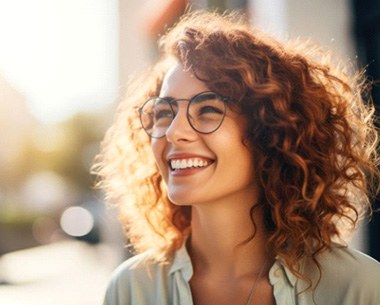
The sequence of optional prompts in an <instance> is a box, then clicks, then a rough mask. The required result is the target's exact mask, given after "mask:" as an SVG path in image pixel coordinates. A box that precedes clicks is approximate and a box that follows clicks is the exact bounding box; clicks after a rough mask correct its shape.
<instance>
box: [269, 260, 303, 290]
mask: <svg viewBox="0 0 380 305" xmlns="http://www.w3.org/2000/svg"><path fill="white" fill-rule="evenodd" d="M284 279H285V280H286V281H287V282H288V283H289V284H290V285H291V286H292V287H294V286H295V285H296V283H297V280H298V277H297V276H296V275H295V274H294V273H293V272H291V271H290V269H289V268H288V267H287V266H286V265H285V264H284V263H282V262H281V260H280V259H278V258H277V259H276V261H275V263H274V264H273V266H272V268H271V269H270V270H269V281H270V283H271V284H272V285H274V284H275V283H277V282H278V281H283V280H284Z"/></svg>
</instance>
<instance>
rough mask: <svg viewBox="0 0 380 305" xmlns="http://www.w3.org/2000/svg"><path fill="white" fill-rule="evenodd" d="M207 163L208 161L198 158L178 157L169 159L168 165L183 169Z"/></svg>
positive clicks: (203, 165)
mask: <svg viewBox="0 0 380 305" xmlns="http://www.w3.org/2000/svg"><path fill="white" fill-rule="evenodd" d="M207 165H208V162H207V161H205V160H202V159H199V158H194V159H179V160H171V161H170V166H171V167H172V169H174V170H177V169H185V168H191V167H205V166H207Z"/></svg>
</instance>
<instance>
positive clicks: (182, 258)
mask: <svg viewBox="0 0 380 305" xmlns="http://www.w3.org/2000/svg"><path fill="white" fill-rule="evenodd" d="M186 241H187V240H186V239H185V241H184V243H183V244H182V246H181V248H179V249H178V250H177V251H176V252H175V254H174V258H173V261H172V264H171V266H170V269H169V274H172V273H175V272H177V271H181V272H182V274H183V276H184V278H185V280H186V281H190V279H191V277H192V276H193V265H192V263H191V260H190V255H189V253H188V252H187V249H186Z"/></svg>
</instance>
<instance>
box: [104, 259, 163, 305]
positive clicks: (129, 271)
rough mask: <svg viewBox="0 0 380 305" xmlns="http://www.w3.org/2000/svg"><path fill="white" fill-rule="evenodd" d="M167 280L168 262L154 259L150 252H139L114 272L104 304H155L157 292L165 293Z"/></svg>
mask: <svg viewBox="0 0 380 305" xmlns="http://www.w3.org/2000/svg"><path fill="white" fill-rule="evenodd" d="M167 281H168V265H167V264H163V263H158V262H156V261H154V259H153V258H152V256H151V255H150V254H149V253H148V252H146V253H142V254H138V255H136V256H133V257H131V258H129V259H128V260H126V261H125V262H123V263H122V264H121V265H120V266H119V267H117V268H116V269H115V271H114V272H113V273H112V275H111V281H110V283H109V285H108V288H107V292H106V297H105V301H104V304H106V305H119V304H120V305H121V304H135V303H136V302H137V303H138V304H142V305H143V304H154V302H153V298H154V297H155V296H156V295H157V294H161V295H163V294H165V291H166V289H165V288H166V287H167ZM137 303H136V304H137Z"/></svg>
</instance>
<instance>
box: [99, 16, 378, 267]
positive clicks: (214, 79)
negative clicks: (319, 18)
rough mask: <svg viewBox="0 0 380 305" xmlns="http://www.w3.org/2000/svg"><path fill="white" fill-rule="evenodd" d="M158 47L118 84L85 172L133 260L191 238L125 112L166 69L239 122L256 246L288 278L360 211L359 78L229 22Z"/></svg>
mask: <svg viewBox="0 0 380 305" xmlns="http://www.w3.org/2000/svg"><path fill="white" fill-rule="evenodd" d="M159 45H160V49H161V51H162V55H161V59H160V60H159V61H158V63H157V64H156V65H154V66H153V67H152V68H151V69H150V70H149V71H147V73H145V74H144V76H142V77H141V78H140V79H139V80H137V81H135V82H133V83H131V84H130V86H129V90H128V92H127V93H126V98H125V100H124V101H123V102H122V103H121V104H120V106H119V109H118V113H117V117H116V120H115V123H114V125H113V126H111V128H110V129H109V131H108V132H107V134H106V137H105V139H104V141H103V144H102V151H101V153H100V154H99V156H98V159H97V163H96V164H95V167H94V169H95V172H96V173H97V174H98V175H99V177H100V187H101V188H103V189H104V190H105V192H106V195H107V200H108V201H109V202H111V203H114V204H116V205H117V206H118V207H119V208H120V215H121V220H122V223H123V224H125V226H126V229H127V232H126V233H127V236H128V237H129V239H130V241H131V244H132V245H133V247H134V249H135V250H136V251H137V252H141V251H145V250H147V249H154V250H155V252H154V253H155V257H156V258H157V260H160V261H161V260H165V259H167V258H169V257H170V255H171V254H172V253H173V252H174V251H175V250H176V249H178V248H179V247H180V246H181V244H182V243H183V241H184V238H185V237H186V236H187V235H188V234H189V232H190V230H191V228H190V220H191V208H190V207H189V206H177V205H174V204H173V203H171V202H170V200H169V199H168V197H167V191H166V186H165V184H164V182H163V180H162V178H161V176H160V174H159V172H158V169H157V167H156V165H155V162H154V159H153V156H152V152H151V148H150V145H149V141H150V140H149V137H148V136H147V135H146V134H145V133H144V131H143V130H142V129H141V127H140V122H139V118H138V113H137V111H136V108H137V107H139V106H141V104H142V103H143V102H144V101H145V100H146V99H147V98H148V97H150V96H152V95H158V93H159V91H160V87H161V83H162V79H163V76H164V75H165V72H166V71H167V70H168V68H169V67H170V66H171V65H173V63H174V62H175V61H179V62H181V63H182V64H183V65H184V67H185V68H187V69H189V70H190V71H191V72H192V73H193V74H194V75H195V76H196V77H197V78H198V79H200V80H202V81H203V82H205V84H206V85H207V87H208V88H209V89H210V90H213V91H215V92H217V93H219V94H221V95H225V96H230V97H233V98H234V100H236V101H237V102H236V106H237V107H238V108H239V109H240V110H241V112H242V113H243V114H244V116H246V118H247V121H248V122H249V124H248V125H249V126H248V128H247V130H246V137H245V140H244V141H246V143H247V145H249V147H252V157H253V158H254V160H255V169H254V170H255V173H254V176H255V177H257V184H258V186H259V189H260V202H261V204H262V205H263V208H264V211H265V224H266V229H267V231H268V232H269V236H270V239H269V241H268V243H269V245H270V247H271V249H272V251H273V253H274V254H275V255H276V256H278V257H280V258H281V259H282V260H283V261H284V262H285V263H286V264H287V265H288V266H289V268H290V269H291V270H292V271H294V272H295V273H296V274H297V268H296V267H297V262H298V261H299V260H300V259H301V258H302V257H304V256H310V257H312V258H315V257H316V256H317V254H318V253H320V252H321V251H323V250H325V249H328V248H329V247H331V246H332V243H333V242H334V241H336V240H341V241H343V240H342V238H343V233H344V232H345V231H346V230H347V229H350V230H351V229H354V228H355V226H356V224H357V222H358V221H359V219H360V217H361V216H363V215H365V214H366V213H368V212H371V204H370V199H371V195H374V194H376V192H377V189H378V187H377V185H378V184H377V181H378V177H379V172H378V169H377V165H378V155H377V152H376V148H377V142H378V136H377V130H376V129H375V127H374V107H373V105H372V104H371V102H370V100H369V99H368V98H367V96H368V90H367V86H366V82H365V79H364V77H363V73H357V72H355V73H352V71H350V69H351V67H350V66H348V67H345V65H342V64H340V63H334V62H333V61H332V60H331V57H330V56H329V54H328V53H326V52H325V51H324V50H323V49H321V48H319V47H314V46H311V45H310V43H301V42H300V41H288V42H286V43H285V42H284V43H279V42H277V41H275V40H273V39H272V38H270V37H268V36H267V35H265V34H263V33H261V32H259V31H258V30H257V29H254V28H252V27H251V26H249V25H248V24H247V23H246V22H245V19H244V18H239V17H238V14H234V13H229V14H224V15H220V14H217V13H209V12H199V11H198V12H193V13H188V14H186V15H185V16H184V17H183V18H182V19H181V20H180V21H179V23H178V24H177V25H176V26H174V27H173V28H172V29H170V30H169V31H168V33H167V34H166V35H165V36H163V37H162V38H161V40H160V43H159ZM351 70H352V69H351Z"/></svg>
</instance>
